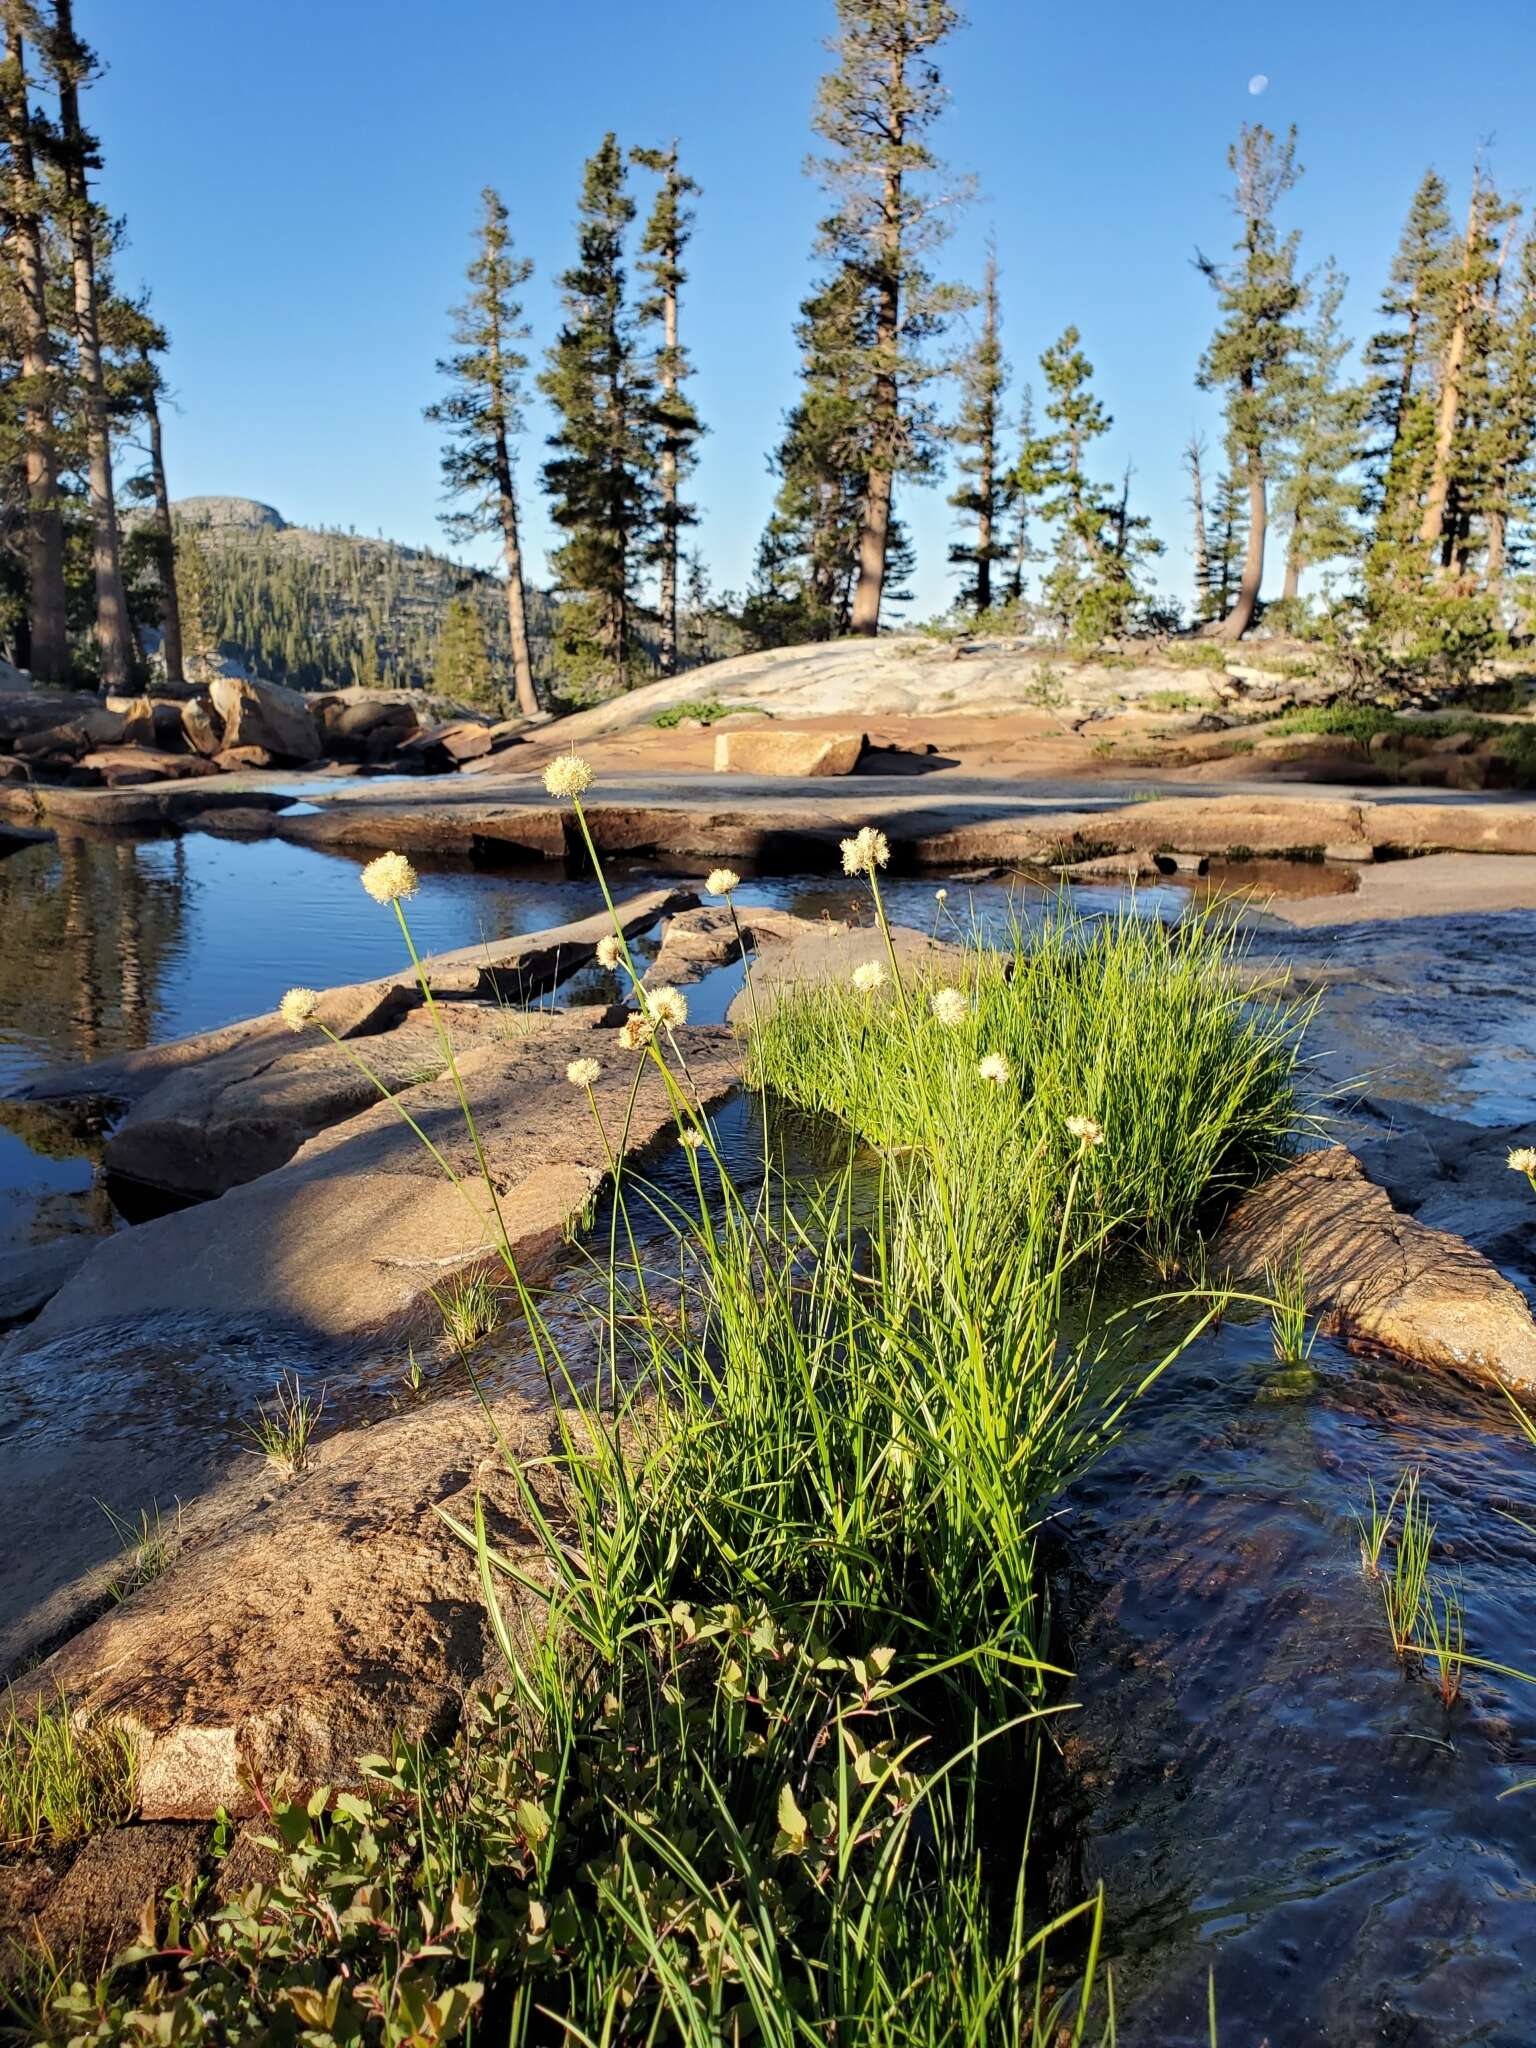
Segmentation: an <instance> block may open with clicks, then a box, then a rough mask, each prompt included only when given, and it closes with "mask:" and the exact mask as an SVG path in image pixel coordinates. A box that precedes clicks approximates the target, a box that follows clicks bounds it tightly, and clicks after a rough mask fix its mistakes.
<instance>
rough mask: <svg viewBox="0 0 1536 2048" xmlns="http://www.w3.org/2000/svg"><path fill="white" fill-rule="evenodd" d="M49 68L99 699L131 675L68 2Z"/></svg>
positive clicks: (86, 153) (58, 19)
mask: <svg viewBox="0 0 1536 2048" xmlns="http://www.w3.org/2000/svg"><path fill="white" fill-rule="evenodd" d="M54 12H55V28H54V38H53V52H52V54H53V68H54V71H55V75H56V77H57V80H58V88H59V145H60V157H61V162H62V168H63V173H64V196H65V202H66V208H67V213H68V227H69V244H70V259H71V269H72V271H73V274H74V294H75V345H76V348H77V349H78V351H79V357H80V381H81V384H82V385H83V387H84V391H85V425H86V448H87V452H88V456H89V481H90V499H91V537H92V547H91V559H92V567H93V569H94V571H95V577H96V640H97V645H98V646H99V648H100V650H101V687H102V690H103V691H104V692H106V691H110V690H121V689H123V688H125V687H126V685H127V683H128V680H129V677H130V676H131V674H132V671H133V632H132V627H131V626H130V624H129V620H128V599H127V596H126V593H125V592H124V589H123V567H122V546H121V542H120V540H119V536H118V530H117V501H116V498H115V496H114V494H113V487H112V429H111V424H110V420H109V417H108V413H107V392H106V381H105V378H104V376H103V373H102V366H101V331H100V326H99V322H98V317H97V293H96V246H95V234H94V229H93V222H92V218H91V197H90V186H89V180H88V178H87V175H86V173H87V165H88V163H89V161H90V157H91V145H90V143H89V141H88V140H87V137H86V134H85V131H84V129H83V128H82V126H81V124H80V85H79V72H80V63H81V48H80V44H79V43H78V42H77V41H76V39H75V30H74V21H73V17H72V0H55V9H54Z"/></svg>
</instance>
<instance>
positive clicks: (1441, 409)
mask: <svg viewBox="0 0 1536 2048" xmlns="http://www.w3.org/2000/svg"><path fill="white" fill-rule="evenodd" d="M1481 200H1482V183H1481V177H1480V176H1476V177H1474V178H1473V180H1472V199H1471V203H1470V205H1469V206H1468V208H1467V239H1466V244H1465V249H1464V253H1463V257H1462V283H1461V287H1460V289H1459V290H1458V292H1457V295H1456V313H1455V317H1454V319H1453V321H1452V323H1451V332H1450V338H1449V340H1448V341H1447V342H1446V345H1445V351H1444V354H1443V355H1442V356H1441V359H1440V396H1439V402H1438V406H1437V409H1436V415H1435V454H1434V462H1433V466H1432V467H1431V469H1430V473H1429V490H1428V492H1427V493H1426V494H1425V498H1424V516H1423V518H1422V519H1421V521H1420V522H1419V539H1420V540H1421V541H1422V542H1423V544H1424V546H1425V547H1427V548H1429V549H1430V550H1432V551H1433V550H1435V549H1438V548H1440V547H1441V546H1442V543H1443V541H1444V539H1445V531H1446V521H1445V513H1446V506H1447V503H1448V502H1449V499H1450V493H1451V455H1452V452H1453V450H1454V448H1455V446H1456V424H1457V420H1458V417H1459V414H1460V409H1461V371H1462V364H1463V362H1464V360H1465V358H1466V353H1467V323H1468V320H1469V318H1470V316H1471V312H1472V262H1473V252H1474V249H1475V247H1476V241H1477V233H1478V225H1479V218H1480V214H1481Z"/></svg>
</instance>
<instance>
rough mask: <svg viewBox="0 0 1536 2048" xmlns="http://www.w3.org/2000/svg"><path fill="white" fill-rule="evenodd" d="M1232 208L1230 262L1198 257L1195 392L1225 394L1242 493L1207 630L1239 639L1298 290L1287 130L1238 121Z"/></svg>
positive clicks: (1231, 157) (1264, 516)
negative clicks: (1213, 326)
mask: <svg viewBox="0 0 1536 2048" xmlns="http://www.w3.org/2000/svg"><path fill="white" fill-rule="evenodd" d="M1227 163H1228V165H1229V167H1230V169H1231V171H1232V174H1233V195H1232V201H1233V209H1234V211H1235V212H1236V214H1237V217H1238V220H1239V222H1240V223H1241V233H1240V235H1239V238H1238V241H1237V244H1236V248H1237V261H1236V262H1235V263H1231V264H1218V263H1215V262H1213V261H1211V260H1210V259H1209V258H1207V257H1204V256H1200V257H1198V258H1197V261H1198V263H1199V266H1200V269H1201V270H1202V272H1203V273H1204V275H1205V276H1206V278H1207V279H1208V280H1209V281H1210V284H1211V286H1212V288H1213V289H1214V291H1215V293H1216V297H1217V304H1218V306H1219V308H1220V312H1221V322H1220V325H1219V326H1218V327H1217V330H1216V332H1215V334H1214V335H1213V336H1212V337H1211V341H1210V345H1209V346H1208V347H1207V349H1206V351H1205V354H1204V356H1203V357H1202V358H1201V362H1200V372H1199V378H1198V381H1199V384H1200V387H1201V389H1202V390H1206V391H1210V390H1218V389H1221V390H1225V392H1226V394H1227V435H1228V439H1229V440H1230V441H1231V442H1232V443H1233V444H1235V446H1236V448H1237V450H1238V451H1239V456H1240V460H1241V462H1242V467H1243V472H1244V481H1245V483H1246V485H1247V490H1248V552H1247V556H1246V559H1245V560H1244V563H1243V576H1242V582H1241V585H1240V586H1239V589H1238V592H1237V599H1236V602H1235V603H1234V604H1233V606H1232V609H1231V610H1230V611H1229V612H1228V613H1227V614H1226V616H1225V618H1224V619H1223V620H1222V621H1221V622H1220V624H1219V625H1217V626H1216V627H1214V628H1213V630H1214V631H1215V632H1217V633H1219V634H1220V635H1221V637H1222V638H1223V639H1229V640H1239V639H1241V638H1242V636H1243V634H1244V633H1246V632H1247V631H1248V628H1249V627H1250V626H1251V625H1252V624H1253V621H1254V617H1255V614H1256V613H1257V611H1258V604H1259V587H1260V585H1261V584H1262V583H1263V580H1264V541H1265V535H1266V532H1267V530H1268V525H1269V478H1270V471H1271V469H1272V467H1273V465H1274V461H1275V454H1276V445H1277V442H1278V440H1279V437H1280V435H1281V433H1282V432H1283V429H1284V422H1285V417H1286V407H1287V404H1288V402H1289V399H1290V393H1291V388H1292V383H1293V359H1294V356H1295V351H1296V346H1297V329H1296V318H1297V315H1298V313H1299V312H1300V309H1301V307H1302V304H1303V302H1304V299H1305V296H1306V292H1305V287H1304V286H1303V284H1302V283H1301V281H1300V280H1299V279H1298V278H1297V276H1296V249H1297V242H1298V237H1297V236H1296V235H1295V234H1294V233H1293V234H1290V235H1287V236H1285V237H1284V238H1283V239H1282V238H1281V236H1280V234H1279V233H1278V231H1277V229H1276V226H1275V209H1276V207H1277V206H1278V205H1279V203H1280V201H1281V200H1282V199H1283V198H1284V197H1285V195H1286V193H1287V192H1289V191H1290V190H1291V188H1292V186H1293V185H1294V184H1295V183H1296V180H1297V178H1298V177H1300V175H1301V169H1300V166H1299V165H1298V164H1297V162H1296V131H1295V129H1294V128H1293V129H1292V130H1291V132H1290V134H1289V135H1288V136H1287V137H1286V139H1285V141H1284V142H1277V141H1276V140H1275V137H1274V136H1273V135H1272V134H1271V133H1270V131H1269V130H1268V129H1267V128H1262V127H1249V126H1247V125H1246V124H1245V125H1244V127H1243V129H1242V131H1241V134H1240V135H1239V137H1238V140H1237V142H1236V143H1235V144H1234V145H1233V146H1232V148H1231V149H1230V150H1229V151H1228V152H1227Z"/></svg>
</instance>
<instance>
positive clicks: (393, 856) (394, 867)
mask: <svg viewBox="0 0 1536 2048" xmlns="http://www.w3.org/2000/svg"><path fill="white" fill-rule="evenodd" d="M362 881H363V887H364V888H365V889H366V890H367V891H368V894H369V895H370V896H371V897H372V898H373V900H374V902H375V903H398V902H399V901H400V900H401V898H402V897H404V896H414V895H415V894H416V891H417V889H418V887H419V886H420V882H421V878H420V876H419V875H418V874H417V872H416V870H415V869H414V868H413V867H412V866H411V864H410V862H409V861H408V860H407V859H406V857H405V855H404V854H403V853H381V854H380V855H379V857H378V859H377V860H371V861H369V863H368V865H367V867H365V868H364V869H363V875H362Z"/></svg>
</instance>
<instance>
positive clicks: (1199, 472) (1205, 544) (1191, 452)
mask: <svg viewBox="0 0 1536 2048" xmlns="http://www.w3.org/2000/svg"><path fill="white" fill-rule="evenodd" d="M1204 461H1205V436H1204V435H1203V434H1199V433H1194V434H1191V435H1190V437H1189V439H1188V441H1187V442H1186V443H1185V445H1184V467H1185V468H1186V469H1187V470H1188V472H1189V498H1188V500H1187V503H1188V505H1189V509H1190V511H1191V512H1192V513H1193V514H1194V516H1195V537H1194V549H1193V553H1194V563H1195V617H1196V619H1197V620H1199V621H1202V622H1203V621H1204V620H1206V619H1209V618H1210V617H1212V615H1213V613H1214V609H1215V600H1214V596H1213V593H1212V589H1211V548H1210V535H1209V533H1208V531H1207V528H1206V523H1205V477H1204V472H1203V468H1202V465H1203V463H1204Z"/></svg>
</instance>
